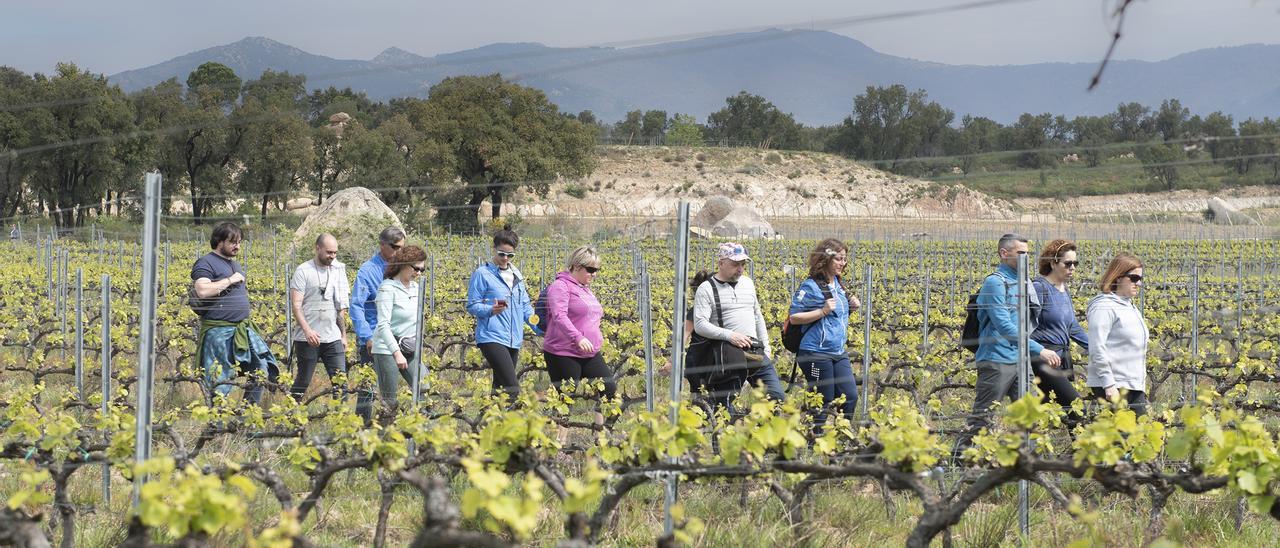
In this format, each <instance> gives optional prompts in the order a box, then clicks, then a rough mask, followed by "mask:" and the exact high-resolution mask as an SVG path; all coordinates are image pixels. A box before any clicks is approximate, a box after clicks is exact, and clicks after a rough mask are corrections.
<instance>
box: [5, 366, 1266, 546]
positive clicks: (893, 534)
mask: <svg viewBox="0 0 1280 548" xmlns="http://www.w3.org/2000/svg"><path fill="white" fill-rule="evenodd" d="M15 382H20V381H19V379H13V378H10V379H6V380H5V381H4V382H3V383H0V393H3V392H4V391H5V390H7V389H10V388H11V387H13V386H15V385H14V383H15ZM50 384H51V385H52V386H53V387H52V389H51V390H50V391H49V393H50V394H57V393H59V392H61V391H63V390H66V389H68V388H69V387H68V386H67V383H65V382H62V381H59V380H51V381H50ZM315 384H317V385H318V386H317V387H316V389H320V388H322V387H323V385H325V384H326V381H324V380H321V379H320V378H319V377H318V378H317V382H316V383H315ZM192 395H193V394H189V393H188V390H186V389H183V390H176V391H165V390H162V391H161V394H160V396H161V399H159V400H157V406H158V407H159V406H163V405H166V401H167V402H170V403H171V402H172V401H176V400H180V399H184V398H187V397H190V396H192ZM271 397H274V398H279V397H281V396H279V395H274V396H269V398H271ZM584 413H585V410H584ZM582 418H584V419H585V418H586V415H585V414H584V415H583V417H582ZM196 428H197V425H195V424H184V425H181V426H180V428H179V430H180V431H182V432H184V433H185V434H186V436H184V437H189V436H191V435H193V433H194V432H195V430H196ZM588 436H589V434H587V433H585V432H574V433H572V434H571V438H570V441H571V442H587V441H589V439H588ZM278 443H279V442H269V443H267V444H262V443H256V442H247V441H244V440H243V439H240V438H236V437H231V436H223V437H220V438H218V439H217V440H215V441H214V442H212V443H211V444H210V446H209V447H207V448H206V450H205V452H204V455H203V456H202V457H201V460H202V461H203V462H207V463H213V464H216V463H220V462H223V460H224V459H229V460H233V461H239V462H263V463H267V464H273V463H278V464H279V466H276V467H274V468H275V469H276V470H280V471H286V470H288V469H289V467H288V466H287V464H286V463H285V462H284V459H283V457H282V456H281V455H280V454H278V453H277V452H276V449H277V444H278ZM561 464H562V466H566V467H568V468H576V466H577V463H576V462H573V461H567V462H563V463H561ZM957 474H958V472H954V471H953V472H950V473H948V475H947V479H946V481H954V479H955V477H957ZM283 475H284V479H285V481H286V482H287V483H288V484H289V485H290V487H291V488H292V491H293V493H294V495H295V499H296V500H298V499H301V498H302V497H303V496H304V495H305V493H306V491H307V489H308V488H309V486H308V485H307V480H306V477H305V476H303V475H301V474H299V473H289V472H284V473H283ZM778 479H779V480H783V481H785V479H784V478H778ZM14 484H15V479H14V478H13V477H12V476H11V475H8V474H4V473H2V472H0V492H5V491H9V490H11V489H13V486H14ZM1058 485H1059V487H1060V488H1061V489H1062V490H1063V491H1064V492H1065V493H1066V494H1067V495H1068V496H1072V495H1076V496H1079V497H1080V499H1081V500H1082V501H1083V502H1084V505H1085V508H1086V510H1087V511H1088V515H1089V516H1091V517H1090V518H1086V519H1080V520H1078V519H1075V518H1073V517H1071V516H1070V515H1069V514H1068V513H1067V512H1066V511H1064V510H1063V509H1061V508H1059V507H1058V506H1056V505H1055V504H1054V502H1053V501H1052V500H1051V499H1050V498H1049V497H1048V495H1047V494H1046V493H1045V492H1044V490H1043V489H1041V488H1040V487H1038V486H1034V485H1033V486H1032V487H1031V494H1032V498H1031V508H1032V512H1031V535H1030V537H1029V539H1027V540H1029V541H1030V544H1031V545H1034V546H1068V545H1069V544H1070V543H1071V542H1073V541H1076V540H1080V539H1090V540H1091V541H1092V543H1093V544H1092V545H1096V546H1135V547H1136V546H1141V545H1142V544H1143V533H1144V530H1145V528H1146V525H1147V514H1148V512H1149V511H1150V505H1149V501H1148V499H1147V497H1146V495H1145V494H1144V495H1142V496H1140V497H1139V498H1138V499H1136V500H1135V499H1129V498H1128V497H1125V496H1122V495H1115V494H1103V493H1101V492H1100V490H1099V488H1098V487H1097V486H1096V485H1095V484H1092V483H1089V482H1088V481H1086V480H1073V479H1070V478H1064V479H1062V480H1060V482H1059V483H1058ZM453 486H454V488H455V492H461V490H462V488H463V487H464V482H463V480H461V479H455V480H454V482H453ZM112 490H113V493H112V495H113V496H112V500H111V502H110V503H109V504H104V503H103V501H102V497H101V474H100V468H97V467H93V468H88V469H84V470H81V471H80V472H78V473H77V474H76V475H75V476H74V479H73V481H72V488H71V499H72V501H73V503H74V504H75V505H76V507H77V510H78V513H79V515H78V522H77V525H78V531H77V534H76V542H75V544H76V546H112V545H116V544H118V543H119V542H120V541H122V540H123V539H124V537H125V524H126V520H127V517H126V516H127V514H128V512H129V508H130V492H131V491H130V490H131V486H130V484H129V483H128V481H127V480H125V479H124V478H122V477H120V476H119V475H118V474H117V475H115V476H114V477H113V482H112ZM680 500H681V502H682V503H683V505H684V507H685V512H686V515H687V516H690V517H698V518H700V519H701V520H702V521H703V522H704V523H705V529H704V530H703V531H701V532H700V533H698V534H697V535H696V536H695V545H697V546H709V547H710V546H714V547H720V546H724V547H772V546H895V545H902V544H903V543H904V542H905V540H906V537H907V535H908V533H909V532H910V530H911V528H912V527H913V526H914V523H915V519H916V518H917V517H918V516H919V514H920V505H919V502H918V501H917V500H915V499H914V498H913V497H911V496H909V495H907V494H904V493H889V494H888V498H886V497H885V494H884V493H882V491H881V487H880V484H879V483H877V482H875V481H872V480H851V481H838V482H827V483H822V484H819V485H818V486H816V487H815V488H814V490H813V493H812V496H811V498H810V499H809V502H808V503H807V504H806V506H805V510H804V520H805V521H804V522H803V523H802V524H800V525H799V526H795V527H793V526H791V524H790V523H789V522H788V520H787V517H786V516H785V514H784V511H783V507H782V505H781V504H780V502H779V501H778V499H777V498H776V497H775V496H774V495H773V494H772V493H771V492H770V490H769V487H768V482H767V480H765V479H748V480H733V481H717V482H711V483H706V484H696V483H685V484H682V485H681V486H680ZM1237 502H1238V501H1237V499H1234V498H1230V497H1228V496H1227V495H1225V494H1223V493H1211V494H1206V495H1189V494H1185V493H1177V494H1175V495H1174V497H1173V498H1172V499H1171V501H1170V504H1169V507H1168V513H1167V517H1166V521H1165V528H1164V534H1163V537H1162V539H1163V540H1164V541H1167V542H1168V543H1169V544H1170V545H1185V546H1207V545H1226V546H1270V545H1273V544H1274V541H1275V539H1276V538H1280V523H1278V522H1276V521H1275V520H1273V519H1271V518H1269V517H1266V516H1260V515H1257V514H1253V513H1251V512H1245V513H1243V514H1242V516H1243V519H1242V521H1241V524H1240V525H1241V526H1240V528H1239V529H1237V528H1236V516H1237ZM378 505H379V487H378V481H377V478H376V477H375V476H374V474H373V473H372V472H369V471H367V470H356V471H352V472H344V473H340V474H339V475H338V476H337V477H335V479H334V480H333V482H332V483H331V484H330V486H329V488H328V489H327V490H326V491H325V493H324V498H323V499H322V501H321V503H320V505H319V506H318V507H317V509H316V510H315V511H314V512H313V513H312V514H311V516H310V517H308V519H307V520H306V521H305V522H304V523H303V529H304V534H305V535H306V537H307V538H308V539H310V540H311V541H313V542H314V543H316V545H319V546H367V545H371V544H372V542H373V539H374V534H375V528H376V525H377V515H378ZM421 508H422V507H421V499H420V497H419V496H418V495H417V493H416V491H412V490H411V489H409V488H407V487H406V488H401V489H400V490H398V491H397V494H396V496H395V498H394V500H393V503H392V506H391V512H390V515H389V520H388V530H387V541H388V545H390V546H400V545H405V544H407V543H408V542H409V541H410V540H412V538H413V536H414V535H415V534H416V532H417V529H418V523H420V520H421ZM50 511H51V510H50ZM279 511H280V508H279V505H278V504H277V503H276V502H275V500H274V499H273V498H271V496H270V495H269V494H268V493H267V492H266V491H265V490H263V491H261V492H259V494H258V496H257V497H256V499H255V500H254V501H253V502H252V504H251V505H250V506H249V514H250V523H251V525H250V527H251V528H252V529H253V530H254V531H260V530H262V529H264V528H266V527H270V526H272V525H274V524H275V522H276V519H277V516H278V513H279ZM663 516H664V515H663V489H662V486H661V485H659V484H657V483H654V484H649V485H645V486H641V487H639V488H637V489H635V490H633V491H632V492H631V493H629V494H628V496H627V497H626V499H625V500H624V502H623V503H622V505H621V506H620V507H619V509H618V511H617V512H616V514H615V518H614V522H613V524H612V526H611V527H610V529H609V532H608V533H607V534H606V535H605V537H604V538H603V539H602V540H603V542H602V544H603V545H605V546H650V545H652V544H653V542H654V539H656V538H657V537H659V536H661V534H662V529H663ZM49 517H51V514H49V515H47V516H46V523H48V519H49ZM465 525H466V526H468V527H470V528H476V529H479V528H480V524H479V523H466V524H465ZM1017 531H1018V516H1017V487H1016V485H1006V486H1004V487H1002V488H1001V489H999V490H997V491H996V492H994V493H992V494H990V495H989V496H987V497H985V498H984V499H983V500H981V501H979V502H978V503H977V504H975V505H974V506H973V507H972V508H970V510H969V511H968V512H967V513H966V514H965V516H964V519H963V520H962V521H961V522H960V523H959V524H958V525H957V526H956V527H954V528H953V529H952V540H953V542H954V543H955V545H956V546H964V547H995V546H1006V545H1009V544H1011V543H1013V542H1016V541H1017V539H1018V532H1017ZM53 532H54V533H55V534H58V533H60V532H59V531H53ZM563 537H564V524H563V520H562V513H561V512H560V510H559V508H558V504H557V503H555V502H554V501H553V500H551V501H550V502H548V506H547V508H546V510H545V511H544V514H543V516H542V519H540V525H539V528H538V530H537V532H536V533H535V535H534V538H532V539H531V540H530V542H529V543H528V544H530V545H535V546H555V545H556V544H557V542H558V541H559V540H561V539H562V538H563ZM51 538H57V537H56V536H52V535H51ZM241 538H242V537H239V536H238V535H225V536H223V537H222V538H215V539H213V544H214V545H215V546H238V545H240V542H241ZM935 545H936V546H940V545H941V541H940V539H939V541H937V542H935Z"/></svg>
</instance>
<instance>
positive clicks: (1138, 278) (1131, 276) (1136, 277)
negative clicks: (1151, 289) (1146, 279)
mask: <svg viewBox="0 0 1280 548" xmlns="http://www.w3.org/2000/svg"><path fill="white" fill-rule="evenodd" d="M1125 277H1126V278H1129V281H1130V282H1133V283H1135V284H1136V283H1138V282H1140V281H1142V274H1125Z"/></svg>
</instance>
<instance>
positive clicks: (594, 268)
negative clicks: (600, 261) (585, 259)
mask: <svg viewBox="0 0 1280 548" xmlns="http://www.w3.org/2000/svg"><path fill="white" fill-rule="evenodd" d="M582 269H583V270H586V271H587V274H595V273H596V272H599V271H600V267H598V266H584V267H582Z"/></svg>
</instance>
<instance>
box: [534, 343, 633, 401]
mask: <svg viewBox="0 0 1280 548" xmlns="http://www.w3.org/2000/svg"><path fill="white" fill-rule="evenodd" d="M542 357H543V358H544V359H546V360H547V374H548V375H550V376H551V383H552V384H554V385H556V388H559V387H560V383H562V382H564V381H568V380H571V381H573V382H574V383H575V384H576V383H578V382H579V381H581V380H582V379H584V378H585V379H604V397H606V398H612V397H613V395H614V394H615V393H616V392H617V391H618V384H617V383H616V382H614V380H613V371H612V370H610V369H609V366H608V365H605V363H604V357H603V355H602V354H601V353H599V352H596V355H594V356H591V357H590V358H577V357H573V356H557V355H555V354H551V353H549V352H543V353H542Z"/></svg>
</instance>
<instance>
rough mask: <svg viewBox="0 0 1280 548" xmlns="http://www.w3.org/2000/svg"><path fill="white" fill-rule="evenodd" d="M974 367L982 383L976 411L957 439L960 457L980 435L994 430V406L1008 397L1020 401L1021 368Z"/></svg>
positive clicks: (985, 364)
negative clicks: (1019, 374)
mask: <svg viewBox="0 0 1280 548" xmlns="http://www.w3.org/2000/svg"><path fill="white" fill-rule="evenodd" d="M974 366H975V367H977V369H978V382H977V385H976V386H974V398H973V409H972V410H970V412H969V418H968V420H966V421H965V428H964V431H963V432H961V433H960V437H959V438H957V439H956V446H955V450H954V451H955V452H956V453H959V452H960V451H963V450H964V449H967V448H968V447H969V445H970V444H971V443H972V441H973V437H974V436H976V435H977V434H978V431H980V430H982V429H983V428H986V427H988V426H991V406H992V405H994V404H995V403H996V402H998V401H1000V400H1002V399H1004V398H1006V397H1007V398H1009V399H1011V400H1012V399H1014V398H1016V397H1018V364H1016V363H996V362H975V363H974Z"/></svg>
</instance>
